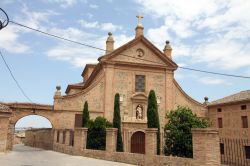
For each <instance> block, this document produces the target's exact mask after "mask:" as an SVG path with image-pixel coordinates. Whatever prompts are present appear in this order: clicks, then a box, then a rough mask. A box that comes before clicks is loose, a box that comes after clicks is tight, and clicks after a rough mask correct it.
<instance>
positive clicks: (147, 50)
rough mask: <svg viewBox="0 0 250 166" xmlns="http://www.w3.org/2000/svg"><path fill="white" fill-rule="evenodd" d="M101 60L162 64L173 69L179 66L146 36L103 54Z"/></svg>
mask: <svg viewBox="0 0 250 166" xmlns="http://www.w3.org/2000/svg"><path fill="white" fill-rule="evenodd" d="M100 60H101V61H109V62H110V61H115V62H127V63H140V64H146V65H160V66H166V67H170V68H173V69H176V68H177V65H176V63H174V62H173V61H172V60H171V59H169V58H168V57H167V56H166V55H164V54H163V53H162V52H161V51H160V50H159V49H158V48H156V47H155V46H154V45H153V44H152V43H151V42H150V41H148V40H147V39H146V38H145V37H144V36H140V37H138V38H135V39H133V40H132V41H130V42H128V43H127V44H125V45H123V46H121V47H119V48H117V49H116V50H114V51H113V52H111V53H110V54H107V55H105V56H103V57H102V58H100Z"/></svg>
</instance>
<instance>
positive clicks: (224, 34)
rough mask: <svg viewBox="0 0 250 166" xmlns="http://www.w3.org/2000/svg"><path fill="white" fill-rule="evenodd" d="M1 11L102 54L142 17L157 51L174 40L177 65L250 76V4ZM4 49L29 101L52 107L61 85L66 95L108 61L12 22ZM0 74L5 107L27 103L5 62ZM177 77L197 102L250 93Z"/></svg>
mask: <svg viewBox="0 0 250 166" xmlns="http://www.w3.org/2000/svg"><path fill="white" fill-rule="evenodd" d="M0 7H1V8H3V9H4V10H5V11H6V12H7V13H8V15H9V17H10V19H11V20H14V21H16V22H19V23H22V24H25V25H28V26H31V27H33V28H38V29H40V30H43V31H46V32H49V33H53V34H56V35H59V36H62V37H66V38H69V39H72V40H76V41H79V42H83V43H87V44H90V45H93V46H96V47H100V48H105V41H106V38H107V33H108V32H109V31H111V32H112V33H113V36H114V40H115V47H116V48H117V47H119V46H121V45H122V44H125V43H126V42H128V41H129V40H131V39H133V38H134V28H135V27H136V23H137V20H136V17H135V16H136V15H138V14H142V15H143V16H144V19H143V21H142V23H143V25H144V34H145V36H146V37H147V38H148V39H149V40H150V41H151V42H152V43H153V44H155V45H156V46H157V47H158V48H159V49H160V50H162V49H163V48H164V43H165V41H166V40H170V42H171V45H172V47H173V53H172V56H173V59H174V61H175V62H176V63H177V64H178V65H179V66H184V67H191V68H197V69H202V70H209V71H214V72H222V73H228V74H237V75H245V76H250V44H249V43H250V42H249V41H250V39H249V37H250V17H249V16H250V10H249V9H250V1H248V0H231V1H224V0H203V1H197V0H190V1H188V3H187V2H186V1H185V0H157V1H155V0H128V1H122V0H119V1H118V0H91V1H90V0H40V1H31V0H15V1H14V0H1V1H0ZM0 17H1V18H2V17H3V15H2V14H1V15H0ZM0 50H1V51H2V53H3V54H4V56H5V58H6V60H7V62H8V63H9V65H10V67H11V69H12V71H13V74H14V75H15V76H16V79H17V80H18V81H19V83H20V84H21V86H22V87H23V89H24V90H25V92H26V93H27V95H28V96H29V97H30V98H31V99H32V100H33V101H34V102H36V103H45V104H52V103H53V95H54V92H55V87H56V86H57V85H61V87H62V91H65V89H66V87H67V85H68V84H70V83H76V82H80V81H81V80H82V78H81V72H82V70H83V68H84V66H85V64H86V63H95V62H96V59H97V58H98V57H99V56H101V55H103V52H102V51H98V50H94V49H91V48H86V47H83V46H79V45H75V44H72V43H68V42H63V41H60V40H57V39H54V38H50V37H47V36H44V35H42V34H38V33H36V32H33V31H30V30H27V29H24V28H22V27H18V26H16V25H13V24H11V23H10V24H9V26H8V27H6V28H5V29H3V30H1V31H0ZM0 73H1V75H0V82H1V86H0V94H1V95H0V101H3V102H16V101H17V102H27V99H26V98H24V96H22V94H21V93H20V91H19V89H18V88H17V87H16V85H15V83H14V81H13V80H12V79H11V77H10V75H9V73H8V71H7V69H6V67H5V66H4V64H3V62H2V61H0ZM175 78H176V79H177V81H178V82H179V83H180V85H181V87H182V88H183V89H184V90H185V91H186V92H187V93H188V94H189V95H190V96H192V97H193V98H194V99H196V100H198V101H200V102H203V97H204V96H208V97H209V100H210V101H211V100H215V99H218V98H221V97H224V96H226V95H229V94H232V93H236V92H239V91H241V90H246V89H249V82H250V80H249V79H240V78H230V77H224V76H216V75H210V74H204V73H197V72H191V71H185V70H183V69H178V70H177V71H176V72H175Z"/></svg>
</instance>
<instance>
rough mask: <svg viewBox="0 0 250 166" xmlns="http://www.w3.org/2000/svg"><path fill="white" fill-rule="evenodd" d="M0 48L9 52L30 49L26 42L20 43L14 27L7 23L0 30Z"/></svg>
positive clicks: (20, 51) (21, 51)
mask: <svg viewBox="0 0 250 166" xmlns="http://www.w3.org/2000/svg"><path fill="white" fill-rule="evenodd" d="M0 36H1V37H0V48H3V49H5V50H6V51H8V52H10V53H24V52H27V51H29V50H30V47H29V46H28V45H27V44H24V43H22V42H21V41H20V40H19V38H20V35H19V34H18V33H17V30H16V29H15V27H13V26H11V25H9V26H8V27H6V28H4V29H2V30H1V31H0Z"/></svg>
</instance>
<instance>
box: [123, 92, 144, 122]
mask: <svg viewBox="0 0 250 166" xmlns="http://www.w3.org/2000/svg"><path fill="white" fill-rule="evenodd" d="M147 100H148V99H147V95H146V94H145V93H144V92H138V93H135V94H133V95H132V96H131V102H132V108H131V110H129V111H130V113H129V114H128V115H127V116H124V122H136V123H147Z"/></svg>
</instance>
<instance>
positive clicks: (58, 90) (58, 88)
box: [54, 86, 61, 97]
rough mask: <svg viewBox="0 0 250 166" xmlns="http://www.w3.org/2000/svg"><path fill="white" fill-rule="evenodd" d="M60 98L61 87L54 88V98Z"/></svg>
mask: <svg viewBox="0 0 250 166" xmlns="http://www.w3.org/2000/svg"><path fill="white" fill-rule="evenodd" d="M60 96H61V86H56V92H55V96H54V97H60Z"/></svg>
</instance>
